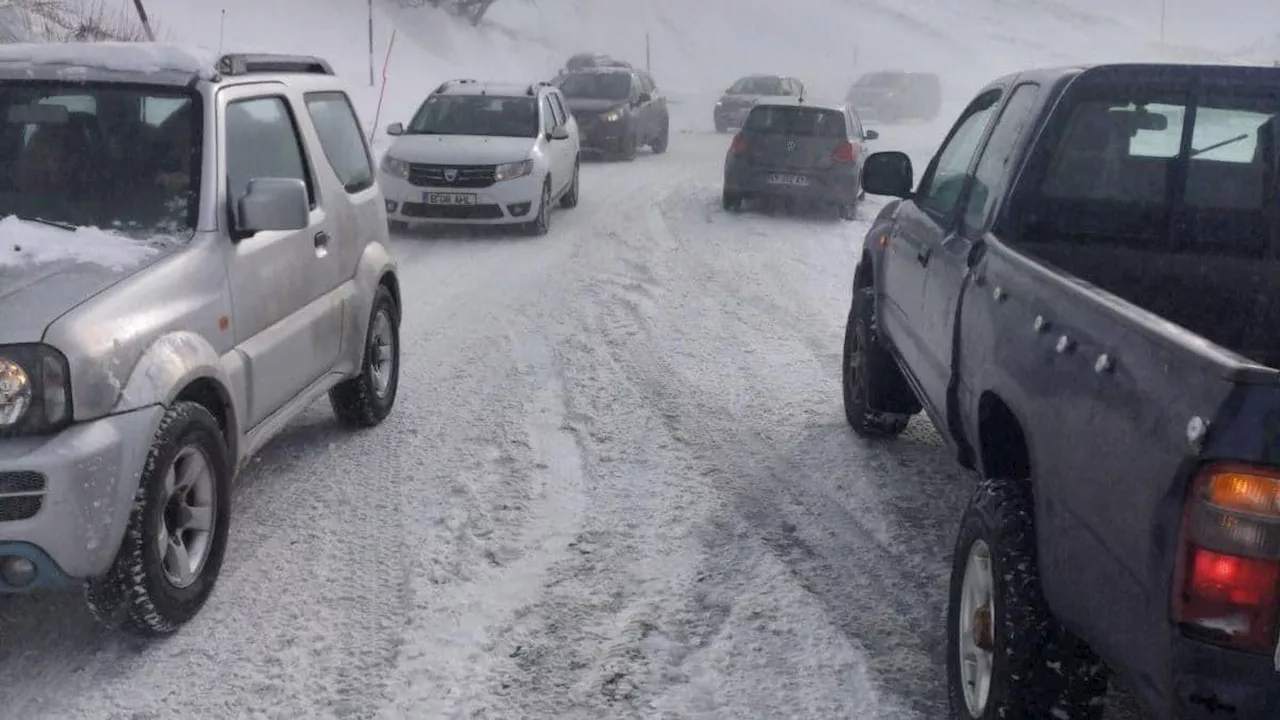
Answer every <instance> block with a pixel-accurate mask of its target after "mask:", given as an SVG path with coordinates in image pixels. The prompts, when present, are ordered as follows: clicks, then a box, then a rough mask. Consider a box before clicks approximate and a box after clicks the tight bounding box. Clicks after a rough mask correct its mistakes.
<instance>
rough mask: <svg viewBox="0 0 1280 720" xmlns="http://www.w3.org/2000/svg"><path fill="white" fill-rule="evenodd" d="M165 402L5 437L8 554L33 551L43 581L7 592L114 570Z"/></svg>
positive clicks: (1, 443) (1, 532) (1, 473)
mask: <svg viewBox="0 0 1280 720" xmlns="http://www.w3.org/2000/svg"><path fill="white" fill-rule="evenodd" d="M163 414H164V408H162V407H160V406H158V405H157V406H152V407H147V408H142V409H140V410H134V411H133V412H128V413H122V414H120V415H111V416H108V417H105V418H101V419H98V420H92V421H89V422H85V423H78V424H76V425H72V426H71V427H69V428H67V429H66V430H63V431H62V432H60V433H58V434H56V435H51V436H47V437H33V438H26V437H22V438H7V439H4V440H0V561H3V559H4V558H6V557H11V556H15V555H16V556H20V557H25V558H27V559H28V560H30V561H31V562H33V563H34V564H35V566H36V577H35V581H34V582H32V583H30V584H28V585H24V586H23V587H20V588H19V587H13V586H11V585H9V584H8V583H6V582H5V581H4V580H3V579H0V594H4V593H12V592H20V591H25V590H29V589H33V588H37V587H50V586H56V585H60V584H65V583H67V582H70V581H72V580H75V579H81V578H88V577H96V576H98V575H101V574H103V573H104V572H106V571H107V570H108V569H109V568H110V566H111V563H112V561H113V560H114V559H115V556H116V552H117V551H118V550H119V547H120V541H121V539H122V538H123V537H124V532H125V527H126V526H127V525H128V522H129V514H130V512H131V511H132V510H133V501H134V495H135V494H136V492H137V489H138V482H139V479H140V478H141V476H142V468H143V465H144V463H145V462H146V459H147V454H148V453H149V452H150V450H151V441H152V438H153V437H154V435H155V430H156V427H157V426H158V425H159V423H160V418H161V417H162V416H163Z"/></svg>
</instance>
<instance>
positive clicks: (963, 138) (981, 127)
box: [916, 90, 1000, 215]
mask: <svg viewBox="0 0 1280 720" xmlns="http://www.w3.org/2000/svg"><path fill="white" fill-rule="evenodd" d="M999 100H1000V91H999V90H991V91H989V92H987V93H984V94H982V95H979V96H978V97H977V99H975V100H974V101H973V102H972V103H970V104H969V107H968V108H967V109H966V110H965V112H964V115H963V116H961V118H960V121H959V122H957V123H956V126H955V129H954V130H953V131H952V133H951V137H950V139H949V140H948V141H947V144H946V145H944V146H943V148H942V149H941V150H940V151H939V152H938V156H937V158H936V159H935V160H934V164H933V167H932V168H930V170H929V172H928V173H927V174H926V176H925V178H924V179H923V180H922V181H921V183H920V191H919V192H917V193H916V205H918V206H920V208H922V209H923V210H926V211H928V212H931V213H935V214H938V215H946V214H947V213H950V212H951V211H952V210H954V209H955V208H956V205H957V204H958V203H959V202H960V191H961V190H962V189H964V180H965V175H966V173H968V171H969V163H970V161H972V160H973V156H974V154H975V153H976V152H977V151H978V143H979V142H980V141H981V140H982V134H983V133H984V132H985V131H986V129H987V124H988V123H990V122H991V115H992V114H993V113H994V112H995V110H996V105H997V104H998V102H999Z"/></svg>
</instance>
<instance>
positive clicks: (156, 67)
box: [0, 41, 215, 79]
mask: <svg viewBox="0 0 1280 720" xmlns="http://www.w3.org/2000/svg"><path fill="white" fill-rule="evenodd" d="M214 61H215V58H214V57H213V55H212V54H205V53H203V52H201V51H199V50H193V49H187V48H183V47H179V46H177V45H166V44H163V43H142V42H114V41H113V42H58V43H13V44H9V45H0V63H19V64H25V65H67V66H73V67H87V68H94V69H98V70H113V71H117V72H134V73H153V72H165V71H169V72H181V73H192V74H195V75H199V76H200V77H203V78H205V79H211V78H212V77H213V76H214V75H215V72H214Z"/></svg>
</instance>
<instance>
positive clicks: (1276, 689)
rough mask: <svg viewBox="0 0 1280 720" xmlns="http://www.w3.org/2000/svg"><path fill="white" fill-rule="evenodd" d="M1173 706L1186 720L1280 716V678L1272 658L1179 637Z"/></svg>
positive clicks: (1172, 712) (1168, 711)
mask: <svg viewBox="0 0 1280 720" xmlns="http://www.w3.org/2000/svg"><path fill="white" fill-rule="evenodd" d="M1173 667H1174V671H1173V677H1172V681H1173V682H1172V686H1173V689H1174V693H1173V694H1174V697H1173V706H1172V707H1165V708H1163V710H1164V712H1163V713H1161V715H1162V716H1163V717H1169V718H1179V719H1180V720H1182V719H1185V720H1222V719H1223V718H1274V717H1280V682H1277V680H1278V678H1277V673H1276V668H1275V661H1274V660H1273V659H1272V658H1271V657H1270V656H1265V655H1253V654H1249V653H1242V652H1238V651H1234V650H1226V649H1223V648H1220V647H1217V646H1214V645H1209V644H1207V643H1203V642H1198V641H1195V640H1190V639H1187V638H1183V637H1179V638H1178V639H1177V640H1175V642H1174V645H1173Z"/></svg>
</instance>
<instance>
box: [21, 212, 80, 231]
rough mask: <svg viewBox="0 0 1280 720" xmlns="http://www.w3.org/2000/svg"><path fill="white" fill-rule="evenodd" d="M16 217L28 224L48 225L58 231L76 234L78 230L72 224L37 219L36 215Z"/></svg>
mask: <svg viewBox="0 0 1280 720" xmlns="http://www.w3.org/2000/svg"><path fill="white" fill-rule="evenodd" d="M14 217H16V218H18V219H19V220H23V221H26V222H33V223H39V224H40V225H47V226H49V227H56V228H58V229H61V230H67V231H70V232H75V231H76V229H77V228H76V226H75V225H72V224H71V223H64V222H59V221H57V220H46V219H45V218H42V217H36V216H34V215H15V216H14Z"/></svg>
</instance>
